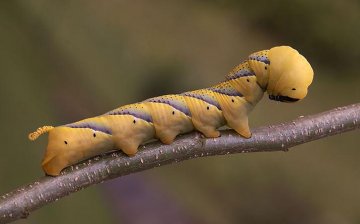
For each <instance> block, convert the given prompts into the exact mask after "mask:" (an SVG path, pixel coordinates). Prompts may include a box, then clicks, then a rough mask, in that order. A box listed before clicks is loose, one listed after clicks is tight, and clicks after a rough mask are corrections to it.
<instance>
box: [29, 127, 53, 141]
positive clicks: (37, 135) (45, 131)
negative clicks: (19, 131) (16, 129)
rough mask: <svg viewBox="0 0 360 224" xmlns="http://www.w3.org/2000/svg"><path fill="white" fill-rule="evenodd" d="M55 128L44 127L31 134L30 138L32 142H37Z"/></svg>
mask: <svg viewBox="0 0 360 224" xmlns="http://www.w3.org/2000/svg"><path fill="white" fill-rule="evenodd" d="M53 128H54V127H53V126H43V127H40V128H38V129H37V130H36V131H34V132H32V133H30V134H29V136H28V138H29V139H30V141H35V140H36V139H37V138H38V137H39V136H40V135H42V134H45V133H47V132H49V131H50V130H51V129H53Z"/></svg>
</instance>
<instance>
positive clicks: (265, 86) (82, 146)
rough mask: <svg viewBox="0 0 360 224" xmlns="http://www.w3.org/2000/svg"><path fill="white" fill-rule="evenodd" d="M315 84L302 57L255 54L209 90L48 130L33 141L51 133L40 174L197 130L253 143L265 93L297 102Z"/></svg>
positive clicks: (279, 50) (284, 52)
mask: <svg viewBox="0 0 360 224" xmlns="http://www.w3.org/2000/svg"><path fill="white" fill-rule="evenodd" d="M312 80H313V70H312V68H311V66H310V64H309V63H308V61H307V60H306V59H305V58H304V57H303V56H302V55H301V54H299V53H298V52H297V51H296V50H294V49H293V48H291V47H288V46H280V47H274V48H271V49H270V50H264V51H259V52H256V53H253V54H251V55H250V56H249V58H248V59H247V60H246V61H244V62H243V63H241V64H240V65H238V66H236V67H235V68H234V69H233V70H232V71H230V73H229V74H228V75H227V76H226V79H225V81H223V82H221V83H219V84H217V85H214V86H212V87H210V88H206V89H200V90H195V91H189V92H185V93H181V94H176V95H165V96H159V97H154V98H151V99H147V100H145V101H143V102H140V103H135V104H130V105H126V106H122V107H119V108H117V109H115V110H112V111H110V112H108V113H105V114H103V115H100V116H97V117H94V118H88V119H85V120H82V121H78V122H75V123H71V124H67V125H63V126H59V127H52V126H44V127H41V128H38V130H36V131H35V132H33V133H31V134H30V135H29V138H30V140H35V139H37V138H38V137H39V136H40V135H41V134H44V133H47V132H48V133H49V138H48V145H47V148H46V152H45V156H44V159H43V160H42V168H43V170H44V171H45V173H46V174H48V175H51V176H57V175H59V174H60V171H61V170H62V169H64V168H65V167H67V166H69V165H72V164H75V163H77V162H79V161H81V160H84V159H87V158H90V157H93V156H95V155H99V154H102V153H104V152H107V151H110V150H113V149H121V150H122V151H123V152H124V153H126V154H127V155H129V156H131V155H134V154H135V153H136V152H137V150H138V147H139V145H140V144H143V143H145V142H146V141H148V140H151V139H153V138H157V139H160V141H161V142H163V143H165V144H171V143H172V142H173V141H174V139H175V137H176V136H177V135H179V134H182V133H187V132H191V131H193V130H198V131H199V132H201V133H202V134H203V135H204V136H205V137H208V138H216V137H219V136H220V132H219V131H218V130H217V129H218V128H219V127H221V126H224V125H228V126H229V127H230V128H233V129H234V130H235V131H236V132H237V133H238V134H239V135H241V136H243V137H245V138H250V137H251V132H250V129H249V125H248V114H249V112H250V111H251V110H252V109H253V107H254V106H255V105H256V104H257V103H258V102H259V100H260V99H261V98H262V97H263V95H264V92H265V91H266V92H267V93H268V94H269V98H270V99H271V100H276V101H281V102H296V101H298V100H301V99H303V98H304V97H305V96H306V94H307V91H308V87H309V85H310V84H311V82H312Z"/></svg>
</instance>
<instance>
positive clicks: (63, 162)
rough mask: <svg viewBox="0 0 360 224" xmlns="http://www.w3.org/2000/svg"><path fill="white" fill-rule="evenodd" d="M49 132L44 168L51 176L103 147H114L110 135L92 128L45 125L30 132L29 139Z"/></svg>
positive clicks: (93, 154) (43, 161) (97, 152)
mask: <svg viewBox="0 0 360 224" xmlns="http://www.w3.org/2000/svg"><path fill="white" fill-rule="evenodd" d="M47 132H48V133H49V137H48V145H47V148H46V152H45V156H44V158H43V160H42V168H43V170H44V172H45V173H46V174H48V175H51V176H57V175H59V174H60V172H61V170H62V169H64V168H65V167H67V166H69V165H71V164H74V163H77V162H79V161H80V160H83V159H86V158H89V157H92V156H95V155H97V154H99V150H101V149H102V148H107V149H108V148H111V147H112V146H111V145H112V141H111V139H110V137H109V136H110V135H108V134H106V133H103V132H100V131H94V130H92V129H90V128H71V127H66V126H60V127H55V128H54V127H50V126H44V127H42V128H39V129H38V130H36V131H35V132H33V133H31V134H29V139H30V140H32V141H34V140H36V139H37V138H38V137H39V136H40V135H42V134H44V133H47Z"/></svg>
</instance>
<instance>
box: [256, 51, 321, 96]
mask: <svg viewBox="0 0 360 224" xmlns="http://www.w3.org/2000/svg"><path fill="white" fill-rule="evenodd" d="M259 53H261V55H260V54H259ZM252 59H253V60H252ZM250 64H253V65H252V66H254V67H255V69H254V70H255V73H256V75H257V76H258V79H259V83H260V85H261V86H262V87H263V88H264V90H266V91H267V92H268V94H269V98H270V99H271V100H276V101H281V102H296V101H298V100H301V99H303V98H304V97H305V96H306V95H307V92H308V87H309V86H310V84H311V82H312V80H313V76H314V72H313V70H312V68H311V65H310V64H309V62H308V61H307V60H306V59H305V57H304V56H302V55H301V54H299V52H298V51H296V50H295V49H293V48H291V47H288V46H280V47H274V48H271V49H270V50H269V51H262V52H257V53H255V54H253V55H251V56H250Z"/></svg>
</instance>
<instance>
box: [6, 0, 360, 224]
mask: <svg viewBox="0 0 360 224" xmlns="http://www.w3.org/2000/svg"><path fill="white" fill-rule="evenodd" d="M359 40H360V4H359V1H356V0H341V1H340V0H329V1H315V2H314V1H310V0H294V1H286V0H275V1H271V3H270V2H269V1H264V0H258V1H243V0H242V1H235V0H225V1H220V0H212V1H180V0H168V1H165V0H158V1H145V0H137V1H120V0H119V1H114V0H113V1H111V0H110V1H94V0H89V1H45V0H29V1H26V0H23V1H1V2H0V76H1V79H0V100H1V109H0V119H1V124H2V125H1V128H0V134H1V138H2V145H1V150H0V194H2V193H5V192H8V191H10V190H11V189H14V188H16V187H18V186H19V185H22V184H25V183H28V182H30V181H32V180H34V179H35V178H38V177H40V176H43V173H42V170H41V168H40V161H41V159H42V155H43V152H44V148H45V146H46V138H44V137H43V138H41V139H39V140H38V141H37V142H35V143H31V142H29V141H28V140H27V134H28V133H29V132H30V131H33V130H34V129H36V128H37V127H38V126H42V125H46V124H48V125H60V124H65V123H70V122H73V121H76V120H80V119H83V118H85V117H91V116H95V115H98V114H102V113H104V112H106V111H109V110H111V109H113V108H115V107H117V106H119V105H123V104H128V103H131V102H136V101H141V100H143V99H146V98H149V97H152V96H156V95H160V94H166V93H179V92H183V91H187V90H191V89H197V88H203V87H207V86H210V85H212V84H214V83H216V82H219V81H221V80H223V77H224V75H225V74H226V73H227V72H228V71H229V70H230V69H231V68H232V67H233V66H235V65H236V64H238V63H240V62H241V61H242V60H244V59H245V58H246V57H247V56H248V55H249V54H250V53H252V52H254V51H258V50H262V49H268V48H271V47H273V46H276V45H291V46H293V47H294V48H296V49H297V50H299V51H300V52H301V53H302V54H303V55H305V57H307V59H308V60H309V61H310V62H311V63H312V65H313V68H314V71H315V79H314V82H313V84H312V86H311V88H310V92H309V95H308V97H307V98H306V99H305V100H303V101H301V102H299V103H296V104H282V103H277V102H273V101H269V100H267V99H266V98H264V99H263V101H261V102H260V103H259V105H258V106H257V107H256V108H255V110H254V112H253V113H252V114H251V117H250V120H251V126H252V127H257V126H262V125H268V124H274V123H278V122H281V121H288V120H291V119H293V118H296V117H298V116H300V115H307V114H314V113H318V112H321V111H324V110H328V109H330V108H334V107H337V106H343V105H347V104H351V103H357V102H359V100H360V89H359V88H360V87H359V86H360V85H359V84H360V76H359V59H360V41H359ZM359 137H360V136H359V131H353V132H350V133H346V134H342V135H338V136H334V137H330V138H325V139H322V140H319V141H316V142H311V143H307V144H304V145H301V146H298V147H296V148H294V149H293V150H291V151H290V152H288V153H284V152H273V153H257V154H255V153H254V154H239V155H230V156H221V157H214V158H202V159H195V160H191V161H185V162H182V163H179V164H173V165H169V166H164V167H161V168H157V169H153V170H149V171H145V172H142V173H139V174H134V175H130V176H129V177H123V178H118V179H116V180H113V181H110V182H107V183H104V184H100V185H98V186H93V187H90V188H88V189H85V190H83V191H80V192H78V193H75V194H72V195H71V196H68V197H66V198H64V199H61V200H59V201H58V202H56V203H52V204H50V205H47V206H45V207H43V208H41V209H39V210H37V211H36V212H34V213H32V214H31V216H30V217H29V218H28V219H27V220H21V221H19V222H18V223H169V222H170V221H171V220H172V221H173V222H171V223H310V224H311V223H327V224H331V223H359V222H360V212H359V210H360V178H359V177H360V165H359V163H358V158H359V156H360V151H359V149H360V147H359V145H360V140H359Z"/></svg>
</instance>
